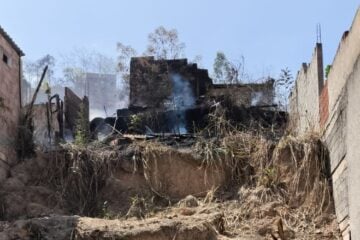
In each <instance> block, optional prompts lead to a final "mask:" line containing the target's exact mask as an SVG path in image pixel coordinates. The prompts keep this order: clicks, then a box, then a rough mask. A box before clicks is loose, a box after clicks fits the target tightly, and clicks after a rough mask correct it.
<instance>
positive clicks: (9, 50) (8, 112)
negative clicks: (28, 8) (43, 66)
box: [0, 27, 24, 182]
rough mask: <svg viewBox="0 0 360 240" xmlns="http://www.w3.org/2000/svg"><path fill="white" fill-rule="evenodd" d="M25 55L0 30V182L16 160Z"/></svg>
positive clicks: (3, 31)
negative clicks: (22, 62)
mask: <svg viewBox="0 0 360 240" xmlns="http://www.w3.org/2000/svg"><path fill="white" fill-rule="evenodd" d="M22 56H24V53H23V52H22V51H21V50H20V48H19V47H18V46H17V45H16V44H15V42H14V41H13V40H12V39H11V37H10V36H9V35H8V34H7V33H6V32H5V30H4V29H2V28H1V27H0V160H1V161H0V182H1V181H2V180H3V178H4V174H5V175H6V173H5V172H6V171H5V169H6V168H8V167H9V165H11V164H12V163H13V162H14V161H15V160H16V154H15V153H14V141H15V137H16V135H17V126H18V122H19V117H20V109H21V57H22Z"/></svg>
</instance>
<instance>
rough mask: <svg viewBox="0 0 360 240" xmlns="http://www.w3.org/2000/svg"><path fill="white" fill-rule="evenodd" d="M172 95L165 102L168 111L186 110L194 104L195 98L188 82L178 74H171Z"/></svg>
mask: <svg viewBox="0 0 360 240" xmlns="http://www.w3.org/2000/svg"><path fill="white" fill-rule="evenodd" d="M170 79H171V83H172V93H171V96H170V99H169V101H168V102H167V109H168V110H176V111H177V110H186V109H188V108H191V107H192V106H194V104H195V97H194V94H193V90H192V88H191V85H190V83H189V81H187V80H186V79H184V78H183V77H182V76H181V75H179V74H171V76H170Z"/></svg>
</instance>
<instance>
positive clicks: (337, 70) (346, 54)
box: [328, 8, 360, 112]
mask: <svg viewBox="0 0 360 240" xmlns="http://www.w3.org/2000/svg"><path fill="white" fill-rule="evenodd" d="M359 43H360V8H359V9H358V10H357V13H356V15H355V18H354V20H353V23H352V26H351V28H350V30H349V31H346V32H345V33H344V34H343V36H342V39H341V42H340V44H339V47H338V50H337V53H336V55H335V58H334V61H333V64H332V67H331V70H330V73H329V76H328V81H329V83H328V84H329V86H328V87H329V110H330V112H332V111H333V108H334V107H335V105H336V102H337V101H338V98H339V96H340V92H341V90H342V88H343V87H344V86H345V84H346V80H347V79H348V77H349V75H350V74H351V72H352V70H353V66H354V64H355V62H356V60H357V56H359V54H360V44H359Z"/></svg>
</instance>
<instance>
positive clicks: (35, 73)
mask: <svg viewBox="0 0 360 240" xmlns="http://www.w3.org/2000/svg"><path fill="white" fill-rule="evenodd" d="M55 62H56V61H55V58H54V57H53V56H51V55H50V54H47V55H45V56H44V57H41V58H39V59H38V60H35V61H32V60H26V61H25V62H24V72H23V74H24V77H25V79H26V80H27V81H28V82H29V83H31V84H32V85H35V84H36V83H37V81H38V80H39V78H40V75H41V73H42V70H43V69H44V67H45V66H48V71H47V76H46V81H47V82H51V81H52V80H55V79H54V69H55Z"/></svg>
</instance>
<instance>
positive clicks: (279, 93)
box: [275, 68, 294, 110]
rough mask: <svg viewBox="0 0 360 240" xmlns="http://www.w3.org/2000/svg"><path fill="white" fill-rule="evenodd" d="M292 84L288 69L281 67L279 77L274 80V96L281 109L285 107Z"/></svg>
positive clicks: (292, 79)
mask: <svg viewBox="0 0 360 240" xmlns="http://www.w3.org/2000/svg"><path fill="white" fill-rule="evenodd" d="M293 85H294V78H293V76H292V74H291V71H290V69H288V68H285V69H281V73H280V75H279V78H278V79H276V81H275V88H276V98H277V102H278V104H279V107H280V108H282V109H283V110H286V109H287V105H288V101H289V99H288V98H289V94H290V91H291V89H292V87H293Z"/></svg>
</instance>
